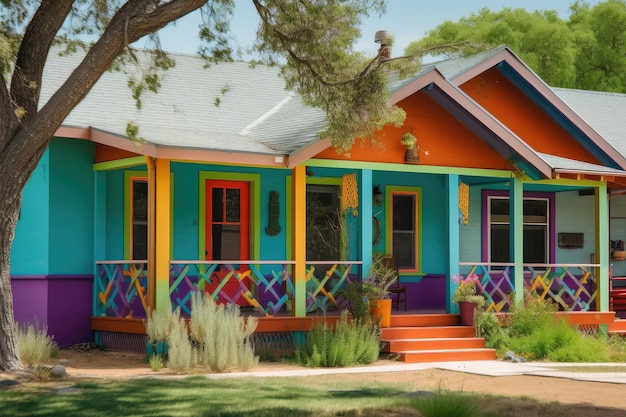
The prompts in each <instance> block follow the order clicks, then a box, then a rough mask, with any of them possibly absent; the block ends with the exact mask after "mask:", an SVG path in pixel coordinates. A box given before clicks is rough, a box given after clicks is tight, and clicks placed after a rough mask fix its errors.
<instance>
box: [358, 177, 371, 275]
mask: <svg viewBox="0 0 626 417" xmlns="http://www.w3.org/2000/svg"><path fill="white" fill-rule="evenodd" d="M359 188H360V189H359V195H360V196H361V204H360V212H361V213H360V215H361V227H360V229H361V261H362V262H363V264H362V265H361V276H362V277H363V276H365V274H366V273H367V271H369V269H370V266H371V264H372V238H373V236H372V215H373V209H372V198H373V195H372V170H371V169H364V170H361V181H360V182H359ZM353 272H354V271H353Z"/></svg>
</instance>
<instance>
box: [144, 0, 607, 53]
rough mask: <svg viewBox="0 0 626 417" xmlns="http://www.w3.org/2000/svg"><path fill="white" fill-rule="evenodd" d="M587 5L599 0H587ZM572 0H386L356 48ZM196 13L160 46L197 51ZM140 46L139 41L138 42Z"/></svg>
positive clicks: (235, 24) (248, 26)
mask: <svg viewBox="0 0 626 417" xmlns="http://www.w3.org/2000/svg"><path fill="white" fill-rule="evenodd" d="M587 2H588V3H589V4H590V5H592V6H593V5H594V4H597V3H599V2H600V1H599V0H588V1H587ZM572 3H574V0H480V1H473V0H434V1H429V0H388V1H387V13H386V14H385V15H383V16H379V15H377V14H372V15H371V16H370V17H369V18H367V19H366V20H364V21H363V24H362V26H361V33H362V38H361V40H360V41H359V42H358V43H357V45H356V49H357V50H359V51H364V52H365V53H367V54H368V55H374V54H375V53H376V50H377V49H378V45H377V44H375V43H374V33H375V32H376V31H377V30H382V29H385V30H390V31H391V32H393V34H394V39H395V43H394V52H393V54H394V55H400V54H402V52H403V51H404V48H405V47H406V46H407V45H408V44H409V43H410V42H411V41H414V40H417V39H420V38H422V37H423V36H424V34H425V33H426V32H427V31H428V30H430V29H433V28H435V27H436V26H438V25H439V24H441V23H443V22H444V21H446V20H451V21H457V20H458V19H459V18H461V17H463V16H469V15H470V13H472V12H477V11H479V10H480V9H481V8H483V7H487V8H488V9H490V10H492V11H498V10H501V9H503V8H505V7H510V8H523V9H526V10H529V11H534V10H556V11H557V12H558V13H559V16H561V18H563V19H565V18H567V17H568V16H569V12H568V10H569V7H570V5H571V4H572ZM236 4H237V9H236V13H235V16H234V18H233V20H232V21H231V30H232V32H233V34H234V36H235V37H236V39H237V44H238V45H239V46H240V47H242V48H245V47H246V46H249V45H250V44H251V43H252V42H253V41H254V38H255V33H256V29H257V27H258V17H257V15H256V11H255V10H254V6H253V5H252V1H251V0H236ZM198 23H199V15H198V14H197V13H196V14H193V15H189V16H186V17H185V18H183V19H181V20H180V21H178V22H177V23H176V24H175V25H173V26H171V27H168V28H166V29H164V30H163V31H162V33H161V43H162V46H163V49H165V50H167V51H173V52H184V53H191V54H193V53H195V52H196V51H197V46H198V42H197V41H196V39H197V27H198ZM139 46H141V45H139Z"/></svg>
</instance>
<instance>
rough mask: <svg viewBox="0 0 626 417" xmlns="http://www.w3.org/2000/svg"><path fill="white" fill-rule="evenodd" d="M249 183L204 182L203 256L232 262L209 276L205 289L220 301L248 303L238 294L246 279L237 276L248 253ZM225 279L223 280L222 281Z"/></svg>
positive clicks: (241, 292)
mask: <svg viewBox="0 0 626 417" xmlns="http://www.w3.org/2000/svg"><path fill="white" fill-rule="evenodd" d="M249 202H250V183H248V182H246V181H225V180H207V181H206V231H205V232H206V233H205V239H206V240H205V248H206V259H207V260H214V261H222V260H224V261H231V262H227V264H235V265H234V268H235V269H234V270H233V269H232V268H229V267H228V265H225V264H222V265H220V266H219V267H218V268H217V270H216V272H215V273H214V274H213V275H212V276H211V280H212V282H211V284H210V285H209V286H208V288H207V291H209V292H210V293H211V295H212V296H213V298H214V299H215V298H217V301H218V302H219V303H236V304H239V305H247V303H246V301H245V300H244V299H243V298H242V297H241V295H242V294H243V293H244V292H245V291H246V290H247V288H248V280H247V279H241V280H238V279H237V275H238V274H239V273H240V272H241V269H242V268H245V265H241V261H243V260H248V259H249V256H250V239H249V237H250V204H249ZM224 280H226V282H225V283H224V282H223V281H224Z"/></svg>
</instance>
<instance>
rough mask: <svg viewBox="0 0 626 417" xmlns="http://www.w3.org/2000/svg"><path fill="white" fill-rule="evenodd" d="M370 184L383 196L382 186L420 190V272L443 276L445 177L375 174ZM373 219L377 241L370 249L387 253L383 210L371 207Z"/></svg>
mask: <svg viewBox="0 0 626 417" xmlns="http://www.w3.org/2000/svg"><path fill="white" fill-rule="evenodd" d="M372 183H373V185H378V186H379V187H380V189H381V191H382V192H383V193H385V187H386V186H404V187H420V188H421V190H422V206H421V207H420V209H421V210H422V223H421V224H420V225H419V226H420V227H421V228H422V236H421V237H422V240H421V242H420V244H421V245H422V270H423V271H424V272H425V273H427V274H445V273H446V253H447V251H448V249H447V248H448V243H447V242H448V238H447V236H448V231H447V217H446V215H447V210H448V209H447V202H446V188H445V187H446V185H445V176H443V175H428V174H412V173H411V174H409V173H401V172H379V171H375V172H373V174H372ZM373 214H374V216H375V217H376V218H377V219H378V221H379V222H380V227H381V239H380V242H379V243H378V245H377V246H376V247H375V248H374V250H375V251H377V252H383V253H388V252H389V248H386V247H385V236H386V233H387V226H388V225H387V224H385V218H386V216H387V213H386V208H385V207H383V206H380V207H379V206H375V207H374V209H373Z"/></svg>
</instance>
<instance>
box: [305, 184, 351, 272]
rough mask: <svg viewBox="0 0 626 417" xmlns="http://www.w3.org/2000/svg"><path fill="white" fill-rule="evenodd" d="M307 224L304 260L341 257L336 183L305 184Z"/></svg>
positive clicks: (340, 230)
mask: <svg viewBox="0 0 626 417" xmlns="http://www.w3.org/2000/svg"><path fill="white" fill-rule="evenodd" d="M306 223H307V226H306V257H307V260H309V261H337V260H340V259H341V249H342V248H341V243H342V242H341V240H342V239H341V234H342V231H343V226H342V223H341V220H340V218H339V186H335V185H322V184H308V185H307V187H306Z"/></svg>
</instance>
